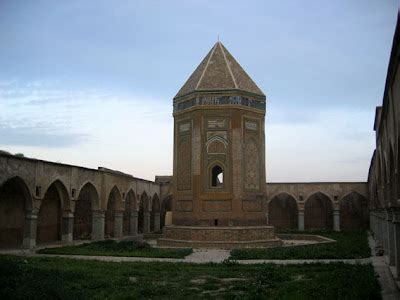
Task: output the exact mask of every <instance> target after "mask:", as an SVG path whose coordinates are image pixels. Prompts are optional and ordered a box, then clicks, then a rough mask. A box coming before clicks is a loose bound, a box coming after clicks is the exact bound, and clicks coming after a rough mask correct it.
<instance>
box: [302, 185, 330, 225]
mask: <svg viewBox="0 0 400 300" xmlns="http://www.w3.org/2000/svg"><path fill="white" fill-rule="evenodd" d="M304 227H305V228H306V229H333V209H332V201H331V199H330V198H329V197H328V196H327V195H325V194H323V193H321V192H318V193H315V194H313V195H311V196H310V197H309V198H308V199H307V201H306V204H305V209H304Z"/></svg>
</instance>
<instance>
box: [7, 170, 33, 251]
mask: <svg viewBox="0 0 400 300" xmlns="http://www.w3.org/2000/svg"><path fill="white" fill-rule="evenodd" d="M31 201H32V197H31V193H30V192H29V188H28V187H27V185H26V184H25V182H24V181H23V180H22V179H21V178H19V177H14V178H11V179H9V180H7V181H6V182H5V183H3V185H1V186H0V216H1V218H0V248H9V247H10V248H12V247H18V246H22V242H23V239H24V221H25V212H26V210H30V209H31V208H32V206H31Z"/></svg>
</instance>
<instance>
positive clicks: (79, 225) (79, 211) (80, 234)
mask: <svg viewBox="0 0 400 300" xmlns="http://www.w3.org/2000/svg"><path fill="white" fill-rule="evenodd" d="M98 203H99V196H98V193H97V190H96V188H95V187H94V186H93V184H91V183H89V182H88V183H86V184H85V185H84V186H83V187H82V188H81V190H80V192H79V196H78V200H77V201H76V202H75V212H74V234H73V236H74V240H81V239H90V238H91V235H92V209H93V206H95V205H96V204H98Z"/></svg>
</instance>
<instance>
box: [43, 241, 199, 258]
mask: <svg viewBox="0 0 400 300" xmlns="http://www.w3.org/2000/svg"><path fill="white" fill-rule="evenodd" d="M192 252H193V250H192V249H190V248H182V249H172V248H152V247H150V245H149V244H147V243H144V242H137V241H120V242H116V241H114V240H106V241H100V242H93V243H86V244H81V245H77V246H64V247H55V248H45V249H41V250H39V251H37V253H40V254H62V255H90V256H127V257H159V258H184V257H185V256H187V255H189V254H191V253H192Z"/></svg>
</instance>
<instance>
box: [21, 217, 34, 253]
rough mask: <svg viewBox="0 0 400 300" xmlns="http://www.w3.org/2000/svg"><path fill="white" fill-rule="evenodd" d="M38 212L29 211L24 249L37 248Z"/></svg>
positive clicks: (25, 224) (25, 228)
mask: <svg viewBox="0 0 400 300" xmlns="http://www.w3.org/2000/svg"><path fill="white" fill-rule="evenodd" d="M37 219H38V211H37V210H32V211H27V212H26V214H25V221H24V240H23V242H22V246H23V248H28V249H31V248H34V247H35V246H36V231H37Z"/></svg>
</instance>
